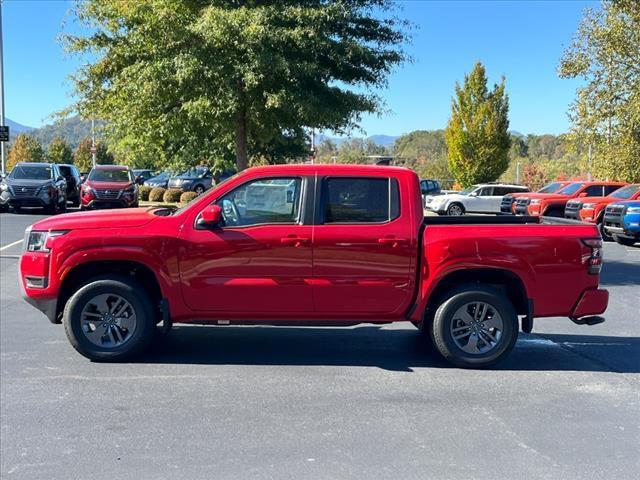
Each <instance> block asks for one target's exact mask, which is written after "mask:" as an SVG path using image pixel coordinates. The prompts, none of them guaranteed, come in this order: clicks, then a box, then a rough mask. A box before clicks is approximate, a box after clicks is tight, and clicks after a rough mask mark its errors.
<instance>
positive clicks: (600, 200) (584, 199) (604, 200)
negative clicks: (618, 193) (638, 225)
mask: <svg viewBox="0 0 640 480" xmlns="http://www.w3.org/2000/svg"><path fill="white" fill-rule="evenodd" d="M576 200H580V203H583V204H584V203H609V202H615V201H616V199H615V198H607V197H578V198H577V199H576Z"/></svg>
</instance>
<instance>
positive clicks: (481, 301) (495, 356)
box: [431, 285, 518, 368]
mask: <svg viewBox="0 0 640 480" xmlns="http://www.w3.org/2000/svg"><path fill="white" fill-rule="evenodd" d="M431 335H432V338H433V343H434V345H435V346H436V348H437V350H438V351H439V352H440V354H441V355H442V356H443V357H444V358H445V359H446V360H447V361H449V362H450V363H452V364H453V365H456V366H458V367H464V368H482V367H488V366H490V365H493V364H495V363H497V362H499V361H500V360H502V359H503V358H504V357H505V356H506V355H508V354H509V352H510V351H511V349H512V348H513V346H514V345H515V343H516V340H517V338H518V316H517V315H516V312H515V310H514V308H513V305H512V304H511V302H510V301H509V299H508V298H507V297H506V296H504V295H502V294H501V293H500V292H498V291H497V290H495V289H493V288H488V287H481V286H476V285H470V286H468V287H462V288H460V289H456V290H454V291H452V292H451V296H449V298H448V299H447V300H445V301H444V302H443V303H442V304H441V305H440V306H439V307H438V309H437V310H436V313H435V316H434V318H433V323H432V328H431Z"/></svg>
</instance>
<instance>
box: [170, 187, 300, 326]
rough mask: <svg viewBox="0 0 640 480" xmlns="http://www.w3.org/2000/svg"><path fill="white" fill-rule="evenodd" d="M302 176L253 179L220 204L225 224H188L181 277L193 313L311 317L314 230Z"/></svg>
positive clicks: (182, 250) (231, 193) (236, 189)
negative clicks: (307, 218) (306, 215)
mask: <svg viewBox="0 0 640 480" xmlns="http://www.w3.org/2000/svg"><path fill="white" fill-rule="evenodd" d="M306 183H307V179H306V178H303V177H277V178H259V179H253V180H249V181H247V182H246V183H244V184H242V185H240V186H238V187H237V188H235V189H233V190H232V191H230V192H228V193H226V194H225V195H224V196H223V197H222V198H219V199H217V200H216V204H218V205H219V206H220V207H221V208H222V211H223V216H224V220H225V225H223V226H222V227H220V228H198V226H197V225H196V224H194V225H185V227H184V233H183V234H182V235H181V238H180V239H181V242H180V253H179V259H180V260H179V261H180V276H181V284H182V291H183V296H184V299H185V302H186V304H187V305H188V306H189V307H190V308H192V309H193V310H198V311H211V312H216V316H218V318H219V316H221V315H223V316H224V315H225V314H226V313H228V314H229V315H228V316H229V317H230V318H232V317H234V316H236V317H237V315H238V312H242V313H244V312H246V313H250V314H251V316H252V317H254V318H260V317H265V316H268V317H271V316H274V315H276V314H281V313H289V314H290V313H299V314H300V315H301V316H304V315H308V314H310V313H311V312H312V311H313V300H312V292H311V284H310V283H311V282H310V279H311V274H312V264H311V258H312V257H311V252H312V244H311V240H312V238H311V235H312V226H311V225H304V224H303V221H302V215H301V211H302V204H303V191H304V190H305V185H306Z"/></svg>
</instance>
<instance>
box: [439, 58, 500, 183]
mask: <svg viewBox="0 0 640 480" xmlns="http://www.w3.org/2000/svg"><path fill="white" fill-rule="evenodd" d="M508 114H509V98H508V96H507V94H506V92H505V83H504V79H503V80H502V82H501V83H500V84H496V85H494V87H493V89H492V90H489V89H488V88H487V75H486V72H485V68H484V66H483V65H482V64H481V63H480V62H478V63H476V65H475V66H474V67H473V70H472V71H471V73H470V74H469V75H465V77H464V84H463V85H462V86H460V84H458V83H456V95H455V97H454V98H453V100H452V101H451V119H450V120H449V123H448V124H447V128H446V130H445V138H446V141H447V148H448V152H449V168H450V169H451V172H452V173H453V175H454V178H455V179H456V181H457V182H458V183H460V184H461V185H462V186H464V187H467V186H469V185H472V184H474V183H478V182H487V181H492V180H495V179H497V178H498V177H499V176H500V175H501V174H502V172H504V171H505V170H506V169H507V167H508V166H509V147H510V145H511V139H510V137H509V132H508V129H509V118H508Z"/></svg>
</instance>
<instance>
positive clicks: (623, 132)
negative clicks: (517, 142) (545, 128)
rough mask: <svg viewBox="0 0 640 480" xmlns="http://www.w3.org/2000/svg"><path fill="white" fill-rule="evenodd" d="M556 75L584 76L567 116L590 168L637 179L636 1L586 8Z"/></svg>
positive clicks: (639, 42) (639, 23) (639, 62)
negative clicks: (587, 150)
mask: <svg viewBox="0 0 640 480" xmlns="http://www.w3.org/2000/svg"><path fill="white" fill-rule="evenodd" d="M559 75H560V77H562V78H582V79H583V80H584V81H585V82H586V84H585V86H583V87H581V88H578V90H577V96H576V100H575V102H574V104H573V105H572V108H571V115H570V116H571V120H572V123H573V134H574V138H575V140H576V141H577V142H580V143H583V144H587V145H591V146H592V151H593V173H594V174H595V175H596V176H597V177H603V178H611V179H620V180H626V181H630V182H631V181H636V182H637V181H640V161H638V158H640V3H638V2H637V1H635V0H614V1H605V2H603V5H602V9H600V10H592V9H587V10H586V13H585V16H584V18H583V19H582V22H581V23H580V26H579V28H578V31H577V33H576V35H575V37H574V40H573V42H572V43H571V45H570V46H569V48H568V49H567V50H566V51H565V52H564V55H563V57H562V59H561V62H560V67H559Z"/></svg>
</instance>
